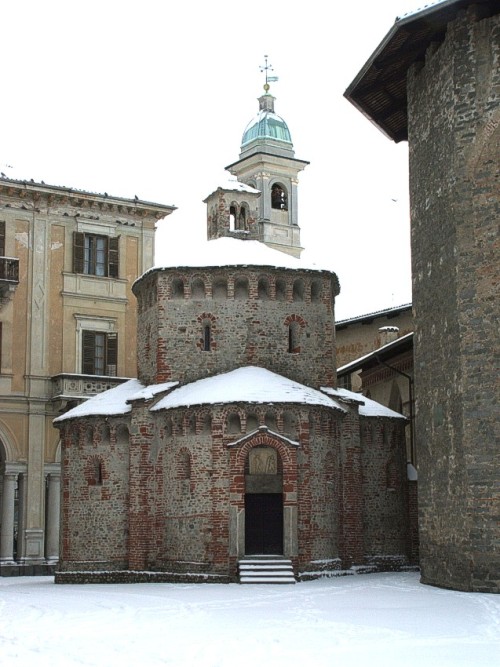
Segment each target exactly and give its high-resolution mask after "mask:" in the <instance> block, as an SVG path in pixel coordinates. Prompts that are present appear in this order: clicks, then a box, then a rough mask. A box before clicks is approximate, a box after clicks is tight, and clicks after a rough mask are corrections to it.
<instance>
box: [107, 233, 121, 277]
mask: <svg viewBox="0 0 500 667" xmlns="http://www.w3.org/2000/svg"><path fill="white" fill-rule="evenodd" d="M119 240H120V237H119V236H113V237H110V238H109V244H108V276H109V277H110V278H118V269H119V265H118V259H119V258H118V243H119Z"/></svg>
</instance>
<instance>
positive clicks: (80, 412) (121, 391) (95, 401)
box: [54, 379, 144, 423]
mask: <svg viewBox="0 0 500 667" xmlns="http://www.w3.org/2000/svg"><path fill="white" fill-rule="evenodd" d="M143 390H144V386H143V385H142V384H141V382H139V380H136V379H132V380H128V381H127V382H124V383H123V384H120V385H118V386H117V387H113V388H112V389H108V390H107V391H103V392H101V393H100V394H96V395H95V396H92V398H89V399H88V401H85V402H84V403H81V404H80V405H77V406H76V408H72V409H71V410H68V412H65V413H64V414H63V415H61V416H60V417H56V418H55V419H54V423H58V422H63V421H66V420H67V419H74V418H75V417H88V416H91V415H93V416H99V415H125V414H127V413H128V412H130V410H131V407H130V405H129V404H128V403H127V401H128V400H129V398H130V397H131V396H133V395H134V394H137V393H138V392H140V391H143Z"/></svg>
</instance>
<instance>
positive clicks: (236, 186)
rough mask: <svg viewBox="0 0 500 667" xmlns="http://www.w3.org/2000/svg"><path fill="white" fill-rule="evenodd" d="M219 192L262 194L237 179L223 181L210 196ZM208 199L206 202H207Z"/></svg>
mask: <svg viewBox="0 0 500 667" xmlns="http://www.w3.org/2000/svg"><path fill="white" fill-rule="evenodd" d="M217 190H234V191H235V192H249V193H251V194H256V195H259V194H261V192H260V190H256V189H255V188H252V187H251V186H250V185H247V184H246V183H242V182H241V181H238V179H236V178H228V179H227V180H225V181H222V182H221V183H219V184H218V185H217V187H215V188H214V189H213V190H211V192H210V195H212V194H213V193H214V192H217ZM210 195H208V197H210ZM208 197H207V198H206V199H205V200H204V201H206V200H207V199H208Z"/></svg>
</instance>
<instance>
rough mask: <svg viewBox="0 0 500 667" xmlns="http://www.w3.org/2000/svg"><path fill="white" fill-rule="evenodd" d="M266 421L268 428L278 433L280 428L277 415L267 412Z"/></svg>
mask: <svg viewBox="0 0 500 667" xmlns="http://www.w3.org/2000/svg"><path fill="white" fill-rule="evenodd" d="M264 421H265V424H266V426H267V427H268V428H270V429H271V431H277V430H278V426H277V423H276V415H275V414H274V413H272V412H266V416H265V419H264Z"/></svg>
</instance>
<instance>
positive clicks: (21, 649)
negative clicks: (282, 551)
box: [0, 573, 500, 667]
mask: <svg viewBox="0 0 500 667" xmlns="http://www.w3.org/2000/svg"><path fill="white" fill-rule="evenodd" d="M52 582H53V579H52V577H12V578H8V577H2V578H0V614H1V618H2V630H1V639H0V651H1V663H2V665H5V666H6V667H28V666H29V665H36V667H129V666H131V665H148V667H160V666H170V667H193V666H195V665H198V666H199V667H234V665H239V666H241V667H250V666H252V665H260V666H261V667H298V666H299V665H307V666H309V665H311V666H314V667H332V665H338V666H339V667H361V666H362V665H370V667H401V666H402V665H405V666H408V667H471V666H472V665H477V666H480V667H497V666H498V656H499V655H500V596H498V595H487V594H481V593H459V592H456V591H448V590H443V589H439V588H434V587H431V586H424V585H422V584H420V583H419V575H418V574H417V573H394V574H393V573H390V574H389V573H385V574H365V575H363V576H355V577H334V578H327V579H321V580H318V581H309V582H302V583H298V584H297V585H295V586H283V585H280V584H266V585H259V584H256V585H253V586H240V585H239V584H151V583H147V584H146V583H145V584H121V585H120V584H87V585H62V584H61V585H54V584H53V583H52Z"/></svg>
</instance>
